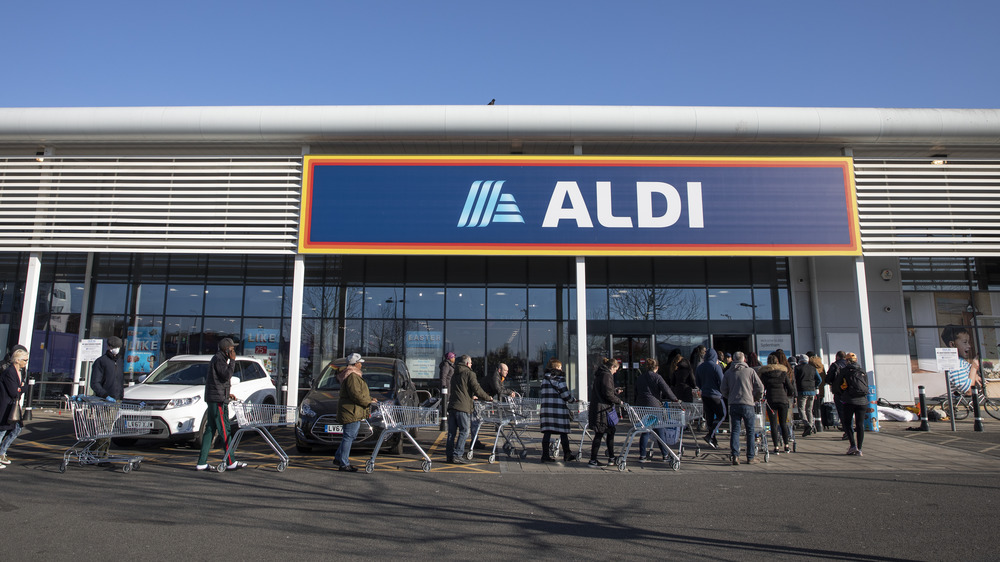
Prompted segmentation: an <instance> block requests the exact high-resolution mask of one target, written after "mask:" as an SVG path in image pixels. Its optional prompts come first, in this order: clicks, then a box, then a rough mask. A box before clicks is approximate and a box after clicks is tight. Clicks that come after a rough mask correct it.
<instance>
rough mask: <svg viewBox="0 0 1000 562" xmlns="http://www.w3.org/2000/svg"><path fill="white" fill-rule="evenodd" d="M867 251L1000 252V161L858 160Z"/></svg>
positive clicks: (919, 253) (859, 198)
mask: <svg viewBox="0 0 1000 562" xmlns="http://www.w3.org/2000/svg"><path fill="white" fill-rule="evenodd" d="M854 171H855V185H856V191H857V201H858V216H859V222H860V227H861V245H862V248H863V252H864V254H865V255H894V256H942V255H962V256H966V255H1000V237H998V234H1000V160H970V161H950V160H949V161H947V163H945V164H940V163H939V164H935V163H934V160H933V159H921V160H895V159H894V160H875V159H855V161H854Z"/></svg>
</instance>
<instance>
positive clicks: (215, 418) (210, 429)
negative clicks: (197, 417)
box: [195, 338, 247, 470]
mask: <svg viewBox="0 0 1000 562" xmlns="http://www.w3.org/2000/svg"><path fill="white" fill-rule="evenodd" d="M235 366H236V344H235V343H233V340H231V339H229V338H222V341H220V342H219V352H218V353H216V354H215V355H214V356H213V357H212V361H211V363H209V365H208V376H206V377H205V405H206V406H207V407H208V408H207V411H206V412H205V432H204V434H202V438H201V454H200V455H199V456H198V465H197V466H195V469H196V470H208V453H209V451H211V450H212V442H213V441H215V436H216V434H218V435H221V436H222V450H223V451H227V452H228V451H229V427H228V423H229V415H228V413H227V411H228V408H227V407H226V404H228V403H229V401H230V400H236V397H235V396H233V395H232V394H231V393H230V391H229V386H230V384H231V381H232V378H233V368H234V367H235ZM223 462H225V463H226V470H234V469H237V468H244V467H245V466H246V465H247V463H245V462H234V461H233V459H232V458H231V457H229V456H227V457H226V458H225V459H223Z"/></svg>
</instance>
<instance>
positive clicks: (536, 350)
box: [526, 322, 568, 384]
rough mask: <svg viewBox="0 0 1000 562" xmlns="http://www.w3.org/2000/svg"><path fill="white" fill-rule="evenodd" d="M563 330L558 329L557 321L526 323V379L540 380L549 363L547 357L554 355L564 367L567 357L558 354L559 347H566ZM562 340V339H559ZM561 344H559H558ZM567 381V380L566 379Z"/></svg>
mask: <svg viewBox="0 0 1000 562" xmlns="http://www.w3.org/2000/svg"><path fill="white" fill-rule="evenodd" d="M565 337H566V335H565V330H564V329H560V323H559V322H529V323H528V348H527V355H526V357H527V360H528V381H529V384H530V383H532V382H536V381H540V380H541V377H542V375H543V374H544V373H545V368H546V367H547V366H548V364H549V359H552V358H553V357H556V358H558V359H560V360H562V362H563V370H564V371H565V369H566V363H567V362H568V358H566V357H560V356H559V349H560V348H562V349H563V350H564V351H565V349H566V345H565ZM561 340H562V341H561ZM560 344H561V345H560ZM567 382H568V381H567Z"/></svg>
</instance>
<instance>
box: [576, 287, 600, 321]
mask: <svg viewBox="0 0 1000 562" xmlns="http://www.w3.org/2000/svg"><path fill="white" fill-rule="evenodd" d="M575 308H576V307H574V309H575ZM607 319H608V290H607V289H590V288H588V289H587V320H607Z"/></svg>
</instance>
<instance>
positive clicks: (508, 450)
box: [503, 443, 514, 457]
mask: <svg viewBox="0 0 1000 562" xmlns="http://www.w3.org/2000/svg"><path fill="white" fill-rule="evenodd" d="M513 450H514V448H513V447H511V446H510V443H504V444H503V452H504V454H506V455H507V456H508V457H509V456H510V453H511V451H513Z"/></svg>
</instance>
